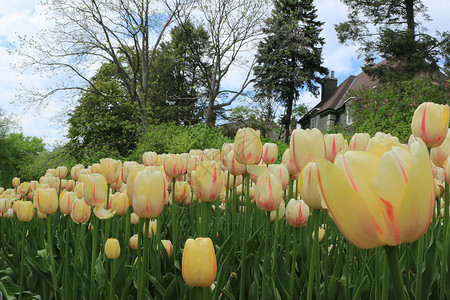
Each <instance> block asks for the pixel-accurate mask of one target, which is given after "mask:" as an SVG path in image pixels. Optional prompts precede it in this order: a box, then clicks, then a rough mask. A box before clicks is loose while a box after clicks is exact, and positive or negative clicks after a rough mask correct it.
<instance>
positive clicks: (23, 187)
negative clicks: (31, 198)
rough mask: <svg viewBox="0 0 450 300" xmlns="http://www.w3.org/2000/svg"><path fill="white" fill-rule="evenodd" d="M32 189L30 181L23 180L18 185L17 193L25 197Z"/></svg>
mask: <svg viewBox="0 0 450 300" xmlns="http://www.w3.org/2000/svg"><path fill="white" fill-rule="evenodd" d="M29 190H30V184H29V183H28V182H22V183H21V184H20V185H19V186H18V187H17V193H18V194H19V195H20V196H22V197H24V196H25V195H27V194H28V191H29Z"/></svg>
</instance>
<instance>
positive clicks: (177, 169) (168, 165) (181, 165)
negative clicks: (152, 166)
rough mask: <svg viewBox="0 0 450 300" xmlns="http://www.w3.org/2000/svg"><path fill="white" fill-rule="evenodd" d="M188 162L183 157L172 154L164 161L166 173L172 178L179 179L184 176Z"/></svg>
mask: <svg viewBox="0 0 450 300" xmlns="http://www.w3.org/2000/svg"><path fill="white" fill-rule="evenodd" d="M186 165H187V162H186V160H185V159H184V158H182V157H181V155H177V154H170V155H167V156H166V158H165V159H164V172H166V174H167V176H169V177H170V178H178V177H180V176H182V175H183V174H184V171H185V169H186Z"/></svg>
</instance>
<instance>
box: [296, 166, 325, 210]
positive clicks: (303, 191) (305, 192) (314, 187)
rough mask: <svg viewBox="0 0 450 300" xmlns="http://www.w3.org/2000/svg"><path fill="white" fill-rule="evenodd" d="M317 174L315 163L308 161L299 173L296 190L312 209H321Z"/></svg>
mask: <svg viewBox="0 0 450 300" xmlns="http://www.w3.org/2000/svg"><path fill="white" fill-rule="evenodd" d="M318 183H319V174H318V169H317V165H316V163H311V162H310V163H308V164H307V165H306V166H305V168H304V169H303V171H302V172H301V173H300V177H299V179H298V192H299V193H300V195H302V197H303V200H304V201H305V203H306V204H307V205H308V206H309V207H310V208H312V209H316V210H319V209H322V198H321V196H320V193H319V189H318Z"/></svg>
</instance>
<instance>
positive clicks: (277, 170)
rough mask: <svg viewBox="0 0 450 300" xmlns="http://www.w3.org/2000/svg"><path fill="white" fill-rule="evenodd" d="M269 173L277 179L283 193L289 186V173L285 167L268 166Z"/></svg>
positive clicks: (283, 165)
mask: <svg viewBox="0 0 450 300" xmlns="http://www.w3.org/2000/svg"><path fill="white" fill-rule="evenodd" d="M269 171H270V173H272V174H273V175H275V176H276V177H277V178H278V180H279V181H280V183H281V188H282V189H283V191H284V190H285V189H286V188H287V187H288V185H289V171H288V169H287V168H286V165H285V164H282V165H269Z"/></svg>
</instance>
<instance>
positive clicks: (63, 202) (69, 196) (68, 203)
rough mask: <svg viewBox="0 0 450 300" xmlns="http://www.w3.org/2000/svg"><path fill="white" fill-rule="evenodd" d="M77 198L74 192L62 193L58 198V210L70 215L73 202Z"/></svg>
mask: <svg viewBox="0 0 450 300" xmlns="http://www.w3.org/2000/svg"><path fill="white" fill-rule="evenodd" d="M76 198H77V193H75V192H62V193H61V195H60V198H59V210H60V211H61V212H62V213H63V214H66V215H70V214H71V213H72V206H73V201H74V200H75V199H76Z"/></svg>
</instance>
